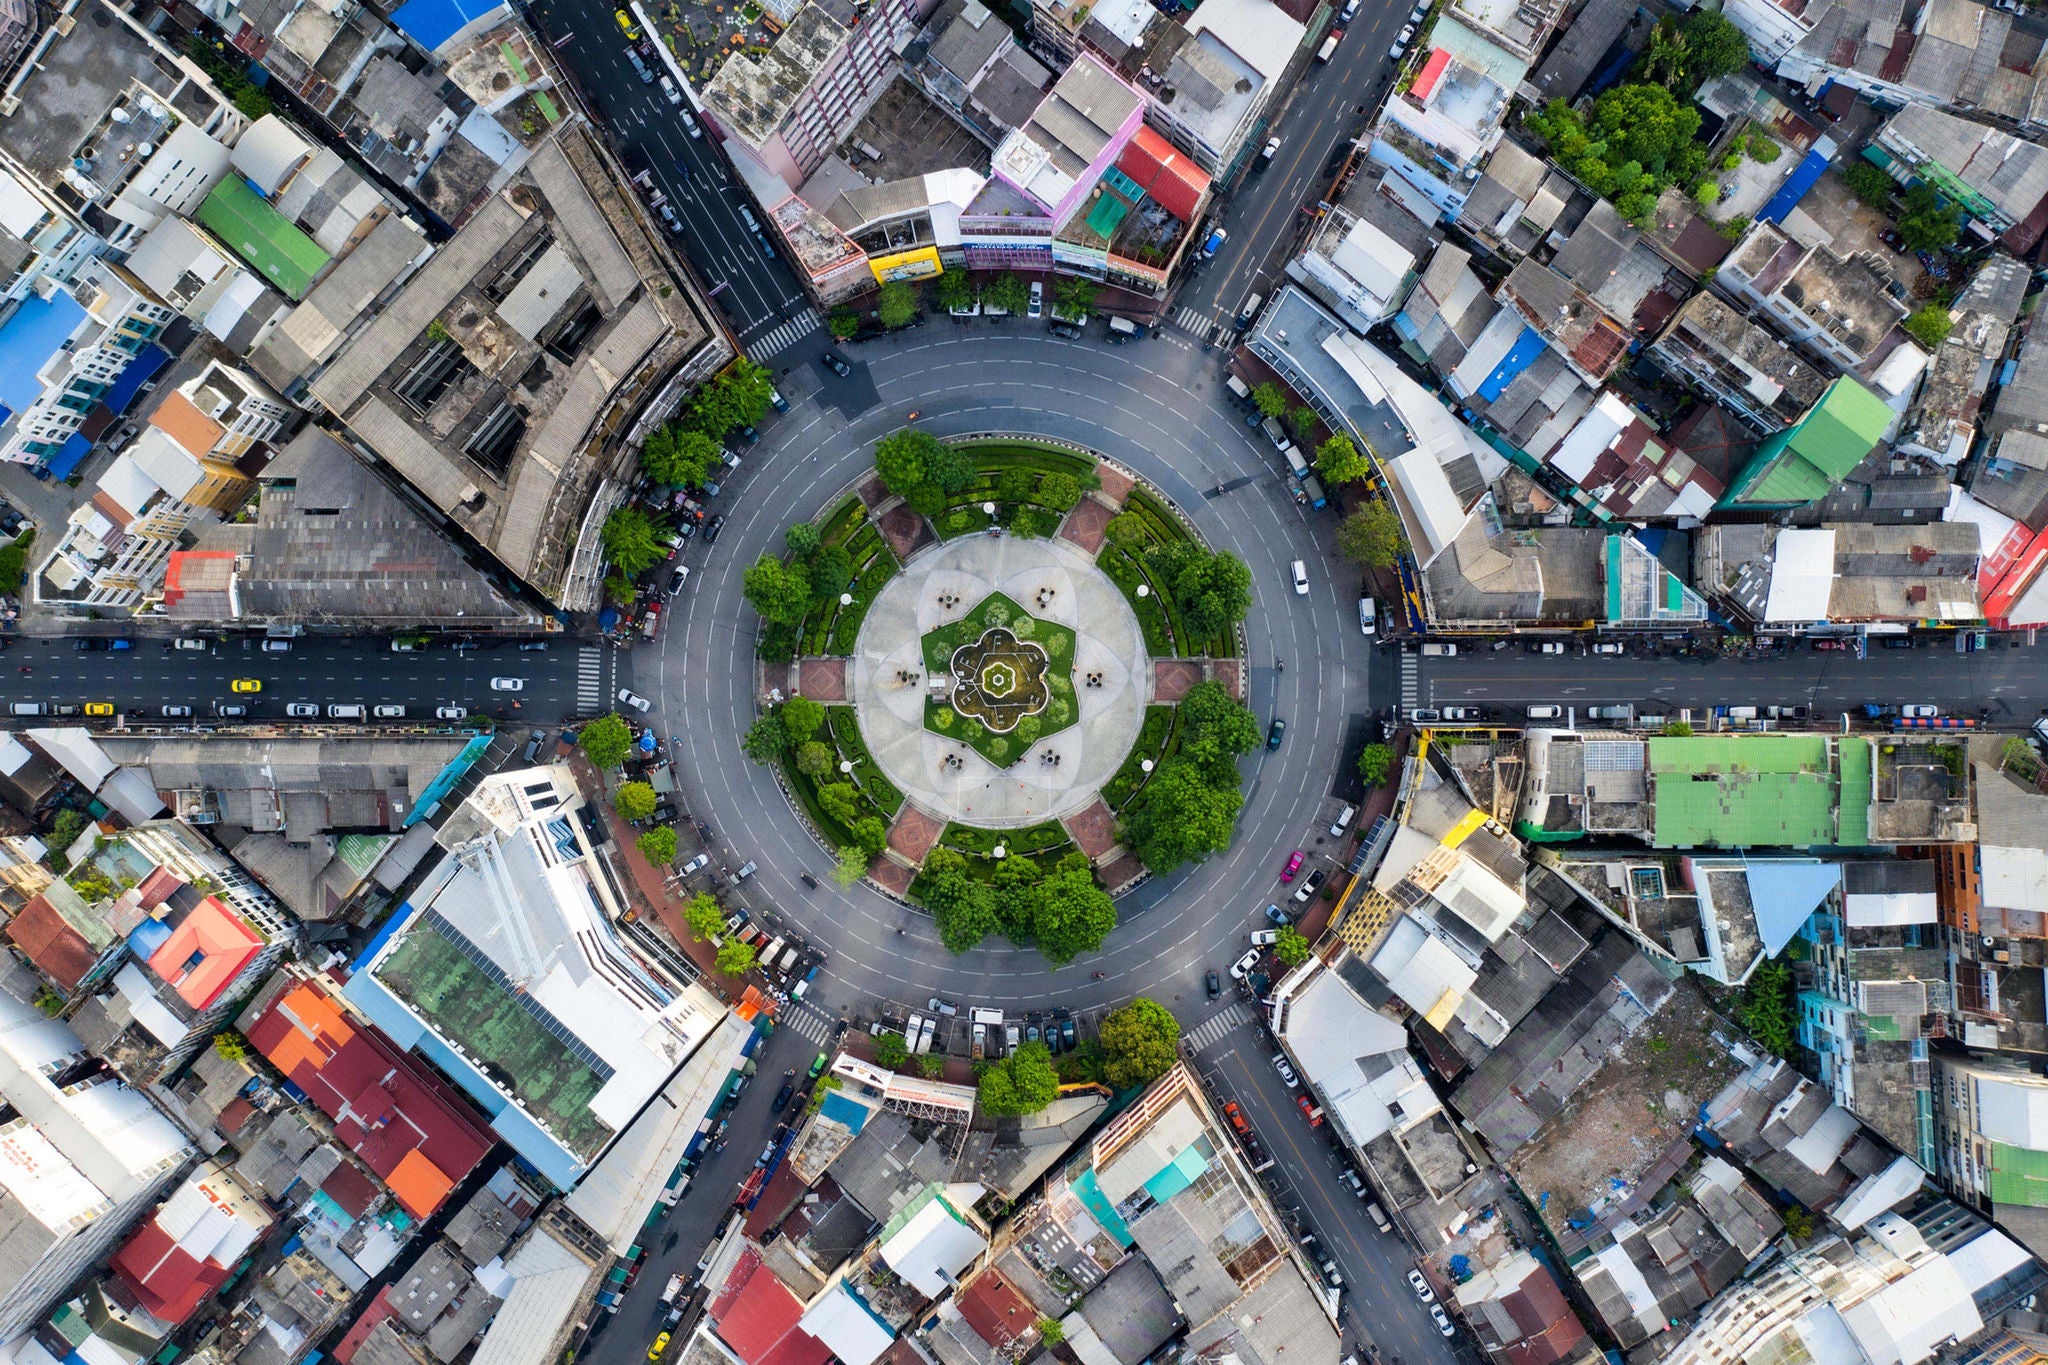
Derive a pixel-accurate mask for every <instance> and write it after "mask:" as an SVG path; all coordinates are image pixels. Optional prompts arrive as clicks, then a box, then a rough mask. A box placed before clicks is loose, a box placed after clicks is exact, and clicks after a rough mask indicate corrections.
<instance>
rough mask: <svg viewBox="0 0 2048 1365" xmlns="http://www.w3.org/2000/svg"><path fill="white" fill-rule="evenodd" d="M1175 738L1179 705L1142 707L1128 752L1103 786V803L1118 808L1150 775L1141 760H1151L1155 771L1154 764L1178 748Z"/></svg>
mask: <svg viewBox="0 0 2048 1365" xmlns="http://www.w3.org/2000/svg"><path fill="white" fill-rule="evenodd" d="M1179 740H1180V708H1179V707H1177V706H1148V707H1146V708H1145V721H1144V724H1142V725H1140V726H1139V727H1138V738H1137V740H1136V742H1134V743H1133V744H1132V745H1131V752H1130V753H1129V754H1128V755H1126V756H1125V758H1124V762H1123V766H1122V767H1120V768H1118V769H1117V770H1116V776H1115V777H1112V778H1110V779H1109V781H1108V782H1107V783H1105V784H1104V785H1103V788H1102V800H1103V802H1104V804H1106V805H1107V806H1108V807H1109V808H1110V809H1111V810H1116V811H1120V810H1122V809H1123V808H1124V807H1125V805H1127V804H1128V803H1129V802H1130V800H1131V798H1132V797H1134V796H1136V795H1137V794H1138V792H1139V790H1140V789H1141V788H1142V787H1143V786H1144V785H1145V783H1146V781H1147V780H1148V779H1149V778H1150V777H1151V774H1150V773H1147V772H1146V771H1145V770H1144V762H1145V760H1146V759H1148V758H1149V759H1151V760H1152V766H1153V769H1154V770H1155V771H1156V770H1157V769H1158V766H1159V765H1160V764H1161V763H1163V762H1164V761H1165V760H1166V759H1167V758H1168V756H1170V755H1171V754H1172V753H1173V751H1174V750H1175V749H1176V748H1178V747H1179Z"/></svg>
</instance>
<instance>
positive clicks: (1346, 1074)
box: [1282, 920, 1439, 1143]
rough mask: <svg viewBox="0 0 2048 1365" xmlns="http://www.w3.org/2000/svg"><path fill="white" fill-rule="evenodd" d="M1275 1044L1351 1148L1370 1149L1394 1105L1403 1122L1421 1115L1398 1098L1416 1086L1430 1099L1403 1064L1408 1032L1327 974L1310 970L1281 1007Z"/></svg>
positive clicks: (1410, 1066) (1408, 1063)
mask: <svg viewBox="0 0 2048 1365" xmlns="http://www.w3.org/2000/svg"><path fill="white" fill-rule="evenodd" d="M1404 922H1407V921H1405V920H1404ZM1282 1036H1283V1037H1285V1039H1286V1040H1287V1046H1288V1049H1289V1051H1291V1052H1292V1053H1293V1054H1294V1058H1295V1060H1296V1062H1298V1063H1299V1064H1300V1066H1301V1071H1302V1075H1303V1076H1304V1077H1305V1078H1306V1079H1307V1081H1308V1083H1309V1084H1310V1085H1312V1086H1314V1087H1315V1088H1316V1091H1317V1093H1318V1094H1320V1095H1321V1096H1322V1097H1323V1103H1324V1104H1325V1105H1327V1106H1329V1107H1330V1108H1331V1109H1333V1110H1335V1111H1336V1113H1337V1116H1338V1117H1339V1118H1341V1119H1342V1120H1343V1122H1344V1131H1345V1132H1347V1133H1348V1134H1350V1136H1351V1139H1352V1140H1353V1141H1354V1142H1358V1143H1367V1142H1371V1141H1372V1140H1373V1139H1374V1138H1376V1137H1378V1136H1380V1135H1381V1134H1382V1133H1385V1132H1386V1131H1387V1130H1388V1129H1390V1128H1392V1127H1393V1126H1394V1113H1393V1105H1392V1103H1391V1102H1392V1101H1394V1100H1397V1099H1400V1100H1402V1101H1403V1102H1402V1105H1401V1114H1402V1117H1403V1118H1404V1119H1408V1120H1413V1119H1417V1118H1420V1117H1422V1116H1423V1115H1424V1114H1425V1113H1427V1112H1428V1109H1427V1108H1422V1109H1417V1108H1413V1107H1411V1105H1410V1103H1409V1102H1408V1101H1407V1100H1406V1099H1405V1098H1404V1097H1407V1096H1412V1095H1414V1094H1416V1087H1417V1086H1421V1087H1422V1089H1421V1092H1420V1093H1421V1094H1422V1095H1425V1096H1428V1097H1429V1099H1430V1100H1434V1098H1435V1096H1434V1093H1433V1092H1431V1091H1430V1090H1429V1088H1428V1084H1427V1082H1425V1081H1424V1080H1423V1078H1422V1074H1421V1072H1420V1071H1419V1070H1418V1069H1417V1068H1416V1066H1415V1064H1414V1062H1413V1061H1412V1060H1411V1059H1410V1058H1409V1056H1408V1053H1407V1047H1408V1033H1407V1030H1406V1029H1404V1028H1402V1027H1401V1026H1400V1025H1399V1024H1397V1023H1395V1022H1394V1021H1392V1020H1391V1019H1388V1018H1387V1017H1386V1016H1385V1015H1383V1014H1380V1013H1378V1012H1377V1011H1375V1010H1373V1009H1372V1008H1371V1007H1369V1006H1368V1005H1367V1004H1366V1003H1365V1001H1364V1000H1362V999H1360V998H1359V996H1358V994H1357V992H1355V991H1353V990H1352V989H1351V988H1350V987H1349V986H1347V985H1346V984H1344V981H1343V979H1342V978H1341V977H1339V976H1338V975H1337V974H1336V973H1335V972H1332V971H1329V970H1328V969H1319V970H1317V971H1316V972H1315V974H1314V975H1313V976H1312V977H1311V978H1310V979H1309V981H1308V983H1307V984H1306V985H1305V986H1303V987H1302V988H1301V989H1300V990H1299V991H1298V992H1296V993H1295V994H1294V996H1293V998H1292V999H1291V1000H1290V1001H1289V1002H1288V1005H1287V1011H1286V1014H1285V1016H1284V1022H1283V1026H1282ZM1429 1107H1432V1108H1433V1107H1439V1106H1435V1105H1433V1104H1432V1105H1430V1106H1429Z"/></svg>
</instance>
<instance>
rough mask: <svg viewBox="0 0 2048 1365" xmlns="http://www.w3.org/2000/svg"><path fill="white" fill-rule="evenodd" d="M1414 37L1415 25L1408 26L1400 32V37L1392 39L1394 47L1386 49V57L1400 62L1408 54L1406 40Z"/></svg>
mask: <svg viewBox="0 0 2048 1365" xmlns="http://www.w3.org/2000/svg"><path fill="white" fill-rule="evenodd" d="M1414 36H1415V25H1413V24H1409V25H1407V26H1406V27H1404V28H1403V29H1402V30H1401V36H1400V37H1398V38H1396V39H1394V45H1393V46H1392V47H1390V48H1388V49H1387V55H1388V56H1389V57H1392V58H1393V59H1394V60H1395V61H1397V62H1398V61H1400V60H1401V58H1402V57H1404V56H1406V55H1407V53H1408V40H1409V39H1410V38H1413V37H1414Z"/></svg>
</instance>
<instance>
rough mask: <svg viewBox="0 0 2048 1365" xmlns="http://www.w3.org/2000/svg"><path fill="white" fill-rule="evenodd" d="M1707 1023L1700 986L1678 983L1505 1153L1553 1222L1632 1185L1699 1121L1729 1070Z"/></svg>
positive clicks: (1620, 1195)
mask: <svg viewBox="0 0 2048 1365" xmlns="http://www.w3.org/2000/svg"><path fill="white" fill-rule="evenodd" d="M1713 1025H1714V1016H1713V1015H1712V1014H1711V1013H1710V1011H1709V1006H1708V1004H1707V1002H1706V1000H1705V999H1704V998H1703V997H1702V996H1701V994H1700V992H1699V991H1698V990H1697V989H1695V988H1694V986H1693V984H1692V982H1691V981H1689V980H1687V981H1681V982H1679V983H1678V987H1677V989H1676V990H1675V991H1673V992H1672V995H1671V998H1670V999H1669V1000H1667V1001H1665V1002H1664V1008H1662V1009H1660V1010H1658V1011H1657V1013H1656V1015H1655V1017H1653V1018H1652V1019H1651V1020H1650V1021H1649V1022H1648V1023H1647V1024H1645V1025H1644V1026H1643V1028H1642V1030H1641V1031H1640V1032H1638V1033H1637V1034H1636V1035H1635V1036H1634V1037H1632V1038H1630V1039H1629V1040H1628V1041H1627V1042H1625V1043H1623V1044H1622V1045H1621V1047H1620V1048H1619V1049H1618V1050H1617V1051H1616V1052H1615V1053H1614V1054H1613V1055H1612V1056H1610V1057H1609V1058H1608V1059H1607V1061H1606V1063H1605V1064H1604V1065H1602V1066H1601V1068H1600V1070H1598V1071H1597V1072H1595V1073H1594V1074H1593V1078H1592V1080H1590V1081H1588V1082H1587V1083H1586V1084H1585V1085H1583V1086H1581V1087H1580V1088H1579V1092H1578V1094H1577V1095H1575V1096H1574V1097H1573V1098H1572V1102H1571V1104H1570V1105H1569V1106H1568V1107H1567V1108H1566V1109H1565V1111H1564V1112H1563V1113H1561V1114H1559V1115H1558V1116H1557V1117H1556V1118H1555V1119H1553V1120H1552V1121H1551V1122H1550V1124H1549V1125H1548V1126H1547V1127H1545V1128H1544V1130H1543V1131H1542V1132H1540V1133H1538V1134H1537V1135H1536V1137H1535V1138H1534V1139H1533V1140H1532V1141H1530V1142H1529V1143H1528V1144H1526V1145H1525V1146H1524V1147H1523V1148H1522V1149H1521V1150H1520V1151H1518V1152H1516V1153H1515V1154H1514V1155H1513V1156H1512V1157H1510V1158H1509V1160H1508V1170H1509V1171H1510V1172H1511V1173H1512V1174H1513V1175H1514V1177H1515V1181H1516V1183H1517V1184H1519V1185H1520V1186H1521V1187H1522V1190H1523V1192H1524V1193H1526V1194H1527V1195H1528V1196H1529V1200H1530V1202H1531V1203H1535V1204H1538V1205H1540V1206H1541V1207H1542V1211H1543V1217H1544V1220H1545V1221H1546V1222H1547V1223H1549V1224H1550V1226H1551V1228H1552V1229H1553V1230H1555V1231H1559V1232H1562V1231H1563V1230H1564V1228H1565V1225H1566V1223H1567V1221H1568V1220H1570V1219H1572V1218H1583V1217H1584V1216H1585V1213H1586V1211H1587V1210H1588V1209H1594V1210H1596V1211H1597V1210H1598V1209H1600V1208H1603V1207H1605V1206H1606V1205H1608V1204H1611V1203H1613V1202H1616V1201H1618V1200H1622V1199H1626V1198H1627V1197H1628V1196H1629V1195H1630V1194H1633V1193H1635V1191H1636V1188H1637V1183H1638V1181H1639V1180H1640V1179H1641V1177H1642V1176H1643V1175H1644V1173H1645V1172H1646V1171H1648V1170H1649V1168H1650V1166H1651V1165H1652V1163H1654V1162H1655V1161H1656V1160H1657V1159H1658V1158H1659V1157H1661V1156H1663V1155H1664V1153H1665V1151H1666V1150H1667V1149H1669V1148H1670V1146H1671V1145H1672V1143H1673V1142H1674V1141H1675V1140H1676V1139H1677V1138H1679V1137H1681V1136H1683V1135H1684V1134H1685V1133H1687V1132H1689V1131H1690V1130H1691V1129H1692V1127H1693V1125H1694V1124H1695V1123H1696V1122H1697V1121H1698V1118H1699V1108H1700V1105H1702V1104H1704V1103H1705V1102H1706V1101H1707V1100H1709V1099H1712V1098H1713V1096H1714V1094H1715V1093H1716V1092H1717V1091H1719V1090H1720V1088H1721V1087H1722V1086H1723V1085H1724V1084H1726V1083H1727V1081H1728V1079H1729V1077H1731V1076H1732V1075H1734V1074H1735V1063H1734V1062H1733V1061H1731V1060H1730V1059H1729V1057H1728V1054H1727V1053H1726V1052H1724V1051H1722V1050H1721V1046H1720V1044H1718V1043H1716V1042H1715V1041H1714V1040H1713V1038H1712V1037H1711V1036H1710V1030H1711V1029H1712V1027H1713ZM1617 1182H1619V1183H1618V1184H1617ZM1546 1193H1547V1194H1548V1195H1549V1198H1548V1199H1547V1200H1546V1199H1544V1197H1543V1196H1544V1195H1545V1194H1546ZM1648 1193H1650V1191H1645V1194H1648Z"/></svg>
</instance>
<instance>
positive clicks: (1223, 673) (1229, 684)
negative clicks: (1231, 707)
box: [1207, 659, 1244, 701]
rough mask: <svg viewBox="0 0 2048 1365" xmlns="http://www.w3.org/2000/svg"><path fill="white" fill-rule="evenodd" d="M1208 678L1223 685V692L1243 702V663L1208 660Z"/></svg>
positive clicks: (1239, 660) (1241, 661)
mask: <svg viewBox="0 0 2048 1365" xmlns="http://www.w3.org/2000/svg"><path fill="white" fill-rule="evenodd" d="M1207 663H1208V665H1209V676H1210V677H1212V678H1214V679H1215V680H1216V681H1217V682H1220V683H1222V684H1223V690H1224V691H1226V692H1228V693H1230V695H1231V696H1233V697H1235V698H1237V699H1238V700H1239V701H1243V700H1244V661H1243V660H1242V659H1210V660H1208V661H1207Z"/></svg>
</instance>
